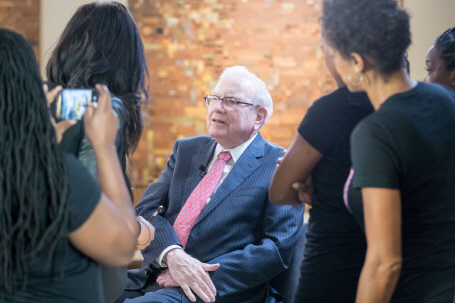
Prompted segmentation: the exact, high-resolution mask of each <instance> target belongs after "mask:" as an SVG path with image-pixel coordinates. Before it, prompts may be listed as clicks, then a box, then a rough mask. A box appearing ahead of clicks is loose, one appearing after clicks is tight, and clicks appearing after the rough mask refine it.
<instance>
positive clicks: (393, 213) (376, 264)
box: [356, 188, 402, 303]
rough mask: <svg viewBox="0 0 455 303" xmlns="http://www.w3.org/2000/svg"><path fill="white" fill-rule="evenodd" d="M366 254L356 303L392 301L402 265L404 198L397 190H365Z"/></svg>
mask: <svg viewBox="0 0 455 303" xmlns="http://www.w3.org/2000/svg"><path fill="white" fill-rule="evenodd" d="M362 198H363V205H364V216H365V232H366V236H367V243H368V249H367V255H366V259H365V264H364V266H363V269H362V274H361V276H360V280H359V286H358V288H357V299H356V302H357V303H370V302H371V303H372V302H375V303H379V302H381V303H382V302H384V303H385V302H389V301H390V299H391V298H392V294H393V292H394V290H395V287H396V284H397V281H398V278H399V276H400V270H401V265H402V252H401V249H402V244H401V197H400V191H399V190H397V189H387V188H362Z"/></svg>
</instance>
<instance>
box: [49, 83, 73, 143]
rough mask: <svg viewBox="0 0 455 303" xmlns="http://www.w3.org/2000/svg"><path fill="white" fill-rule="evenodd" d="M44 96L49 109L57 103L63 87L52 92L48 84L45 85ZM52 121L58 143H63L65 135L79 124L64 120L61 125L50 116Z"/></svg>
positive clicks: (58, 87)
mask: <svg viewBox="0 0 455 303" xmlns="http://www.w3.org/2000/svg"><path fill="white" fill-rule="evenodd" d="M43 90H44V94H45V95H46V100H47V107H49V106H51V104H52V103H53V102H54V101H55V98H56V97H57V95H58V93H60V91H61V90H62V87H61V86H60V85H59V86H57V87H56V88H54V89H53V90H51V91H48V90H49V87H48V85H47V84H43ZM49 117H50V119H51V123H52V126H54V130H55V136H56V137H57V143H59V142H60V141H62V136H63V133H64V132H65V131H66V130H67V129H68V128H70V127H71V126H73V125H74V124H76V123H77V120H62V121H60V122H59V123H55V119H54V117H52V116H49Z"/></svg>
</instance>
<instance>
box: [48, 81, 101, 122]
mask: <svg viewBox="0 0 455 303" xmlns="http://www.w3.org/2000/svg"><path fill="white" fill-rule="evenodd" d="M89 102H93V105H94V106H95V107H96V105H97V102H98V90H96V89H91V88H71V89H69V88H66V89H62V91H61V93H60V94H59V95H58V97H57V104H56V116H57V117H58V118H61V119H75V120H80V119H82V116H83V115H84V112H85V109H86V108H87V106H88V104H89Z"/></svg>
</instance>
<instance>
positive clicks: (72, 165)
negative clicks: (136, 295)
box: [0, 154, 104, 303]
mask: <svg viewBox="0 0 455 303" xmlns="http://www.w3.org/2000/svg"><path fill="white" fill-rule="evenodd" d="M64 158H65V160H66V163H67V167H68V172H69V182H70V196H69V199H68V210H69V232H71V231H75V230H76V229H78V228H79V227H80V226H81V225H82V224H83V223H84V222H85V221H86V220H87V219H88V218H89V216H90V215H91V214H92V212H93V210H94V209H95V207H96V205H97V204H98V201H99V199H100V198H101V191H100V189H99V187H98V185H97V184H96V182H95V180H94V179H93V178H92V177H91V176H90V174H89V173H88V171H87V170H86V169H85V168H84V167H83V166H82V164H81V163H80V162H79V161H78V160H77V159H76V158H74V157H73V156H70V155H68V154H65V155H64ZM45 204H47V201H43V205H45ZM51 260H52V261H51V266H50V267H49V266H47V262H48V255H47V254H46V253H43V254H42V255H41V257H40V259H39V261H38V262H37V263H36V264H34V265H32V266H30V267H29V270H28V276H27V284H26V288H25V291H21V290H18V291H17V292H16V293H15V296H14V297H13V296H11V295H6V294H4V293H3V294H2V292H1V290H0V299H1V298H2V296H3V299H4V301H5V302H17V303H22V302H24V303H25V302H27V303H28V302H34V303H51V302H52V303H54V302H59V303H70V302H71V303H74V302H80V303H85V302H90V303H92V302H93V303H98V302H104V297H103V293H102V289H101V278H100V272H99V268H98V264H97V262H96V261H94V260H92V259H90V258H89V257H87V256H85V255H83V254H82V253H81V252H79V251H78V250H77V249H76V248H75V247H73V246H72V245H71V244H70V243H69V241H68V239H67V238H66V239H62V241H61V243H60V244H59V245H58V246H57V248H56V251H55V253H54V255H53V257H52V259H51ZM21 283H22V281H20V282H19V283H18V285H22V284H21ZM18 287H19V286H18ZM0 301H1V300H0Z"/></svg>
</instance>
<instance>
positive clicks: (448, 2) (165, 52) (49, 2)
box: [0, 0, 455, 200]
mask: <svg viewBox="0 0 455 303" xmlns="http://www.w3.org/2000/svg"><path fill="white" fill-rule="evenodd" d="M89 2H92V1H86V0H41V1H39V0H0V27H5V28H9V29H12V30H14V31H16V32H19V33H20V34H22V35H24V36H25V38H26V39H27V40H28V41H29V42H30V44H31V45H32V47H33V49H34V51H35V54H36V57H37V60H38V62H39V64H40V68H41V70H44V67H45V65H46V63H47V60H48V58H49V56H50V52H51V51H52V48H53V46H54V45H55V43H56V41H57V40H58V38H59V36H60V34H61V33H62V31H63V28H64V27H65V25H66V23H67V22H68V20H69V19H70V18H71V16H72V15H73V13H74V12H75V10H76V9H77V8H78V7H79V6H80V5H82V4H85V3H89ZM118 2H120V3H123V4H124V5H125V6H127V7H128V8H129V9H130V11H131V13H132V15H133V16H134V18H135V20H136V22H137V25H138V28H139V30H140V32H141V36H142V39H143V41H144V47H145V53H146V57H147V63H148V68H149V73H150V95H151V101H150V103H149V104H144V105H143V116H144V122H145V128H144V132H143V135H142V138H141V141H140V144H139V147H138V149H137V151H136V153H135V154H134V157H133V160H134V167H132V168H131V177H132V181H133V184H134V185H135V198H136V200H138V199H139V198H140V197H141V196H142V193H143V191H144V190H145V188H146V186H147V185H148V184H149V183H151V182H154V181H155V180H156V179H157V178H158V176H159V174H160V172H161V171H162V170H163V169H164V167H165V165H166V161H167V159H168V158H169V155H170V153H171V152H172V147H173V144H174V141H175V140H176V139H178V138H183V137H192V136H198V135H206V134H207V132H206V124H205V117H206V114H207V109H206V106H205V103H204V99H203V97H204V96H205V95H207V94H209V93H210V92H211V89H212V88H213V87H214V86H215V83H216V81H217V79H218V77H219V75H220V74H221V72H222V71H223V70H224V68H226V67H228V66H232V65H243V66H246V67H247V68H248V69H249V70H250V71H251V72H253V73H254V74H256V75H257V76H258V77H259V78H261V79H262V80H264V82H265V83H266V84H267V86H268V88H269V91H270V93H271V95H272V98H273V100H274V105H275V106H274V109H275V112H274V114H273V116H272V117H271V118H270V120H269V121H268V122H267V124H266V125H265V126H264V127H263V128H262V130H261V134H262V136H263V137H264V138H266V139H267V140H269V141H271V142H273V143H276V144H278V145H281V146H283V147H285V148H287V147H289V145H290V143H291V142H292V140H293V138H294V136H295V135H296V133H297V126H298V124H299V122H300V121H301V120H302V118H303V116H304V115H305V113H306V111H307V109H308V107H309V106H311V104H312V102H313V101H314V100H316V99H317V98H318V97H320V96H322V95H324V94H327V93H329V92H331V91H333V90H334V89H335V83H334V81H333V80H332V78H331V76H330V74H329V72H328V71H327V69H326V67H325V65H324V61H323V57H322V52H321V50H320V48H319V40H320V26H319V17H320V15H321V10H322V0H122V1H118ZM399 2H400V5H401V6H402V7H404V8H405V9H407V10H408V12H409V13H410V14H411V17H412V19H411V31H412V39H413V43H412V45H411V48H410V50H409V61H410V66H411V76H412V77H413V78H415V79H417V80H422V79H423V77H424V76H425V70H424V66H425V56H426V52H427V51H428V49H429V48H430V46H431V45H432V44H433V42H434V40H435V38H436V37H437V36H438V35H439V34H441V33H442V32H443V31H444V30H446V29H448V28H449V27H453V26H455V21H454V20H453V12H455V1H454V0H431V1H430V0H403V1H399ZM43 79H45V75H44V74H43Z"/></svg>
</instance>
